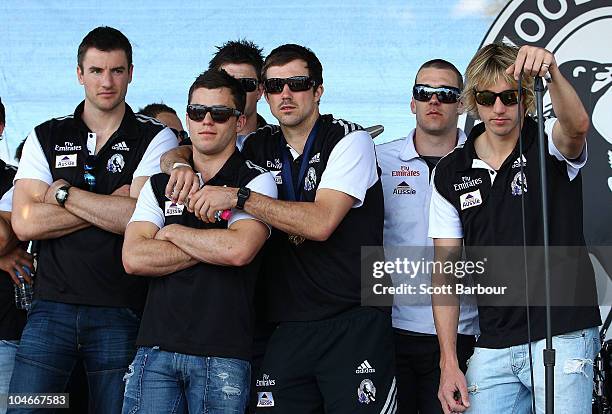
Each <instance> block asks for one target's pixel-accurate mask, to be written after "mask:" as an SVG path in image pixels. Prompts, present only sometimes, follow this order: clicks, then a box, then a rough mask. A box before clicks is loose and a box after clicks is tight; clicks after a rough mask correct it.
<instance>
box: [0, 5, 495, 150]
mask: <svg viewBox="0 0 612 414" xmlns="http://www.w3.org/2000/svg"><path fill="white" fill-rule="evenodd" d="M502 3H505V2H502V1H496V0H445V1H437V2H431V1H427V0H410V1H406V0H404V1H397V0H394V1H379V0H376V1H375V0H362V1H355V2H351V3H348V2H347V3H344V2H331V1H321V0H315V1H310V2H307V3H305V4H304V3H297V2H296V3H291V2H286V1H277V0H273V1H245V2H235V3H227V2H221V3H216V2H211V1H176V2H169V1H157V0H153V1H151V0H150V1H147V2H139V1H134V2H126V1H125V0H106V1H84V0H79V1H75V0H46V1H31V0H30V1H28V0H26V1H23V0H19V1H17V0H2V1H1V2H0V97H2V101H3V102H4V103H5V106H6V107H7V128H6V131H5V134H4V137H5V141H6V142H7V143H8V146H9V147H10V153H11V155H12V154H13V151H14V148H15V147H16V146H17V144H18V143H19V141H20V140H22V139H23V138H25V136H26V135H27V134H28V133H29V131H30V130H31V129H32V128H33V127H34V126H35V125H37V124H39V123H41V122H43V121H45V120H47V119H49V118H51V117H57V116H62V115H66V114H68V113H71V112H72V111H73V110H74V107H75V106H76V105H77V104H78V103H79V102H80V101H81V100H82V99H83V89H82V86H80V85H79V84H78V82H77V79H76V74H75V71H76V50H77V47H78V45H79V43H80V41H81V39H82V38H83V37H84V35H85V34H86V33H87V32H88V31H89V30H91V29H92V28H94V27H96V26H100V25H108V26H113V27H116V28H118V29H120V30H121V31H122V32H123V33H125V34H126V36H127V37H128V38H129V39H130V41H131V43H132V46H133V48H134V79H133V81H132V84H131V85H130V88H129V91H128V96H127V102H128V103H129V104H130V105H131V106H132V108H133V109H134V110H137V109H138V108H139V107H142V106H144V105H146V104H148V103H151V102H154V101H156V102H159V101H163V102H164V103H166V104H168V105H170V106H172V107H174V108H175V109H176V110H177V112H178V113H179V115H180V117H181V118H182V119H183V118H184V113H185V110H184V108H185V105H186V96H187V90H188V88H189V85H190V84H191V82H192V81H193V80H194V79H195V77H196V76H197V74H199V73H200V72H202V71H203V70H204V69H205V68H206V66H207V64H208V61H209V60H210V58H211V56H212V54H213V53H214V51H215V50H216V49H215V46H216V45H221V44H222V43H224V42H225V41H227V40H232V39H238V38H247V39H250V40H253V41H254V42H256V43H257V44H259V45H260V46H261V47H263V48H264V53H267V52H269V51H270V50H272V49H273V48H274V47H276V46H278V45H280V44H283V43H299V44H302V45H305V46H308V47H310V48H311V49H312V50H313V51H314V52H315V53H316V54H317V56H318V57H319V59H320V60H321V62H322V64H323V69H324V71H323V76H324V86H325V93H324V96H323V99H322V104H321V111H322V112H323V113H333V114H334V115H335V116H337V117H341V118H344V119H348V120H351V121H353V122H357V123H360V124H362V125H364V126H367V125H372V124H382V125H384V126H385V132H384V133H383V135H381V136H380V137H379V138H378V139H377V141H387V140H391V139H395V138H397V137H401V136H404V135H406V134H407V133H408V132H409V130H410V129H411V128H413V127H414V124H415V120H414V116H413V115H412V114H411V113H410V108H409V100H410V96H411V86H412V83H413V81H414V76H415V73H416V70H417V69H418V67H419V65H420V64H421V63H422V62H424V61H426V60H429V59H433V58H439V57H442V58H445V59H448V60H450V61H451V62H453V63H455V64H456V65H457V66H458V68H459V70H461V71H463V70H464V69H465V67H466V65H467V63H468V62H469V60H470V58H471V56H472V55H473V54H474V52H475V51H476V50H477V48H478V46H479V45H480V42H481V41H482V39H483V37H484V35H485V33H486V31H487V29H488V28H489V26H490V25H491V23H492V22H493V19H494V17H495V15H496V12H497V11H499V10H500V9H501V7H502V6H503V4H502ZM230 4H232V5H231V6H230ZM259 111H260V113H262V114H263V115H264V117H265V118H266V119H267V120H268V121H269V122H270V121H273V118H272V116H271V115H270V112H269V110H268V107H267V104H266V103H265V101H264V100H263V99H262V101H260V104H259ZM4 145H5V144H3V145H0V147H3V146H4ZM2 151H3V152H5V151H6V149H5V148H3V149H2ZM3 158H5V159H6V154H3Z"/></svg>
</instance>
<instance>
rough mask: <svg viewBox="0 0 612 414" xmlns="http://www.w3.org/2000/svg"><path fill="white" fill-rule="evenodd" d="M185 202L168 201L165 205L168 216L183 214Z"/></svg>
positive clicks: (165, 212) (165, 213)
mask: <svg viewBox="0 0 612 414" xmlns="http://www.w3.org/2000/svg"><path fill="white" fill-rule="evenodd" d="M184 208H185V205H184V204H176V203H173V202H172V201H166V204H165V205H164V215H165V216H166V217H167V216H180V215H181V214H183V209H184Z"/></svg>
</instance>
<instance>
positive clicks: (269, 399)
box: [257, 391, 274, 408]
mask: <svg viewBox="0 0 612 414" xmlns="http://www.w3.org/2000/svg"><path fill="white" fill-rule="evenodd" d="M257 407H260V408H263V407H274V397H273V396H272V393H271V392H267V391H264V392H258V393H257Z"/></svg>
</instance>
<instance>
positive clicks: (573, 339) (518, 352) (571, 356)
mask: <svg viewBox="0 0 612 414" xmlns="http://www.w3.org/2000/svg"><path fill="white" fill-rule="evenodd" d="M544 348H546V340H545V339H542V340H540V341H536V342H532V343H531V350H532V354H533V377H534V382H535V384H534V389H535V398H536V412H537V413H538V414H540V413H544V411H545V399H544V398H545V393H544V363H543V358H542V351H543V350H544ZM553 348H555V350H556V362H555V377H554V382H555V384H554V390H555V400H554V404H555V413H556V414H564V413H567V414H579V413H590V412H591V398H592V394H593V361H594V360H595V356H596V355H597V353H598V352H599V348H600V343H599V333H598V330H597V328H589V329H583V330H580V331H575V332H569V333H567V334H563V335H557V336H554V337H553ZM466 379H467V385H468V393H469V397H470V408H469V409H468V410H467V412H468V413H470V414H487V413H491V414H493V413H504V414H523V413H525V414H527V413H530V412H531V377H530V374H529V349H528V345H527V344H522V345H517V346H512V347H510V348H503V349H488V348H478V347H477V348H475V349H474V354H473V355H472V358H470V359H469V360H468V371H467V375H466Z"/></svg>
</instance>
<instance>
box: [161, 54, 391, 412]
mask: <svg viewBox="0 0 612 414" xmlns="http://www.w3.org/2000/svg"><path fill="white" fill-rule="evenodd" d="M322 72H323V69H322V66H321V63H320V61H319V59H318V58H317V57H316V56H315V54H314V53H313V52H312V51H311V50H310V49H308V48H305V47H303V46H299V45H294V44H287V45H283V46H280V47H278V48H276V49H274V50H273V51H272V52H271V53H270V55H268V57H267V58H266V60H265V62H264V67H263V70H262V75H263V79H264V88H265V97H266V100H267V101H268V104H269V105H270V110H271V112H272V114H273V115H274V117H275V118H276V119H277V120H278V122H279V124H280V127H273V126H266V127H264V128H261V129H259V130H257V131H256V132H255V133H254V134H252V135H251V136H249V138H248V139H247V140H246V143H245V146H244V148H243V154H244V156H245V157H246V158H247V159H251V160H253V161H254V162H255V163H258V164H260V165H263V166H266V167H267V168H269V169H270V170H271V172H272V173H273V174H274V176H275V177H276V183H277V185H278V190H279V198H280V200H274V199H272V198H270V197H266V196H264V195H262V194H258V193H256V192H249V191H245V190H244V189H241V188H240V189H239V188H235V187H234V188H229V187H228V188H223V187H212V186H204V187H203V188H202V189H201V190H199V192H198V193H195V194H194V195H193V196H192V197H191V199H190V202H189V208H190V209H194V208H195V209H196V210H199V211H196V214H197V215H199V216H200V217H201V218H202V219H203V220H204V221H212V220H213V219H214V215H215V212H216V211H219V210H225V209H227V208H235V207H238V208H242V209H244V211H245V212H247V213H249V214H251V215H253V216H254V217H257V218H259V219H261V220H263V221H265V222H267V223H270V224H271V225H272V226H273V227H275V229H274V231H273V234H272V237H271V239H270V241H269V242H268V244H267V245H266V249H265V259H264V265H263V267H264V271H263V274H264V275H265V278H266V280H265V284H266V289H265V294H266V305H267V316H268V318H269V320H270V321H273V322H277V323H279V325H278V327H277V328H276V330H275V331H274V333H273V335H272V337H271V339H270V342H269V344H268V348H267V349H266V356H265V358H264V363H263V368H262V375H261V377H258V378H257V380H256V386H257V394H258V399H257V411H258V412H259V411H261V412H262V413H265V412H282V413H287V412H292V413H311V412H328V413H348V412H351V413H352V412H363V413H380V412H393V411H394V410H395V406H396V404H395V391H396V388H395V378H394V363H393V335H392V330H391V320H390V315H389V314H388V313H387V312H385V311H383V310H381V309H378V308H373V307H366V306H364V307H361V306H360V304H361V303H360V302H361V300H360V299H361V298H360V296H361V292H360V285H361V283H360V276H359V275H360V257H361V246H380V245H382V227H383V219H384V211H383V196H382V186H381V183H380V180H379V178H378V174H377V165H376V157H375V153H374V144H373V142H372V139H371V137H370V136H369V135H368V134H367V133H366V132H365V131H363V130H362V129H361V127H359V126H358V125H355V124H353V123H351V122H347V121H343V120H340V119H335V118H333V117H332V116H331V115H321V114H320V112H319V103H320V100H321V97H322V95H323V74H322ZM177 152H182V153H183V155H185V154H184V152H185V150H184V149H182V148H181V149H180V151H177ZM177 152H175V153H174V154H168V155H166V157H165V158H167V159H165V160H164V161H163V164H164V168H166V169H168V170H169V168H167V167H168V166H171V165H172V163H173V162H175V161H177V162H185V159H186V158H180V157H177ZM181 159H182V161H180V160H181ZM179 169H180V170H187V169H186V168H177V169H175V170H174V172H173V173H172V177H171V178H170V180H169V181H168V183H169V186H168V187H167V188H166V193H167V194H168V195H170V196H171V197H173V198H174V199H177V198H180V197H181V196H182V195H183V194H185V195H186V194H187V193H188V192H189V188H191V184H192V182H191V179H192V178H191V175H188V174H186V173H187V171H182V172H181V173H180V174H179V173H178V172H177V171H176V170H179ZM175 184H177V185H175ZM175 187H176V188H177V190H176V191H175ZM185 189H186V190H187V191H186V192H183V191H184V190H185ZM200 199H204V200H205V201H204V203H202V202H199V201H196V200H200Z"/></svg>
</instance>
